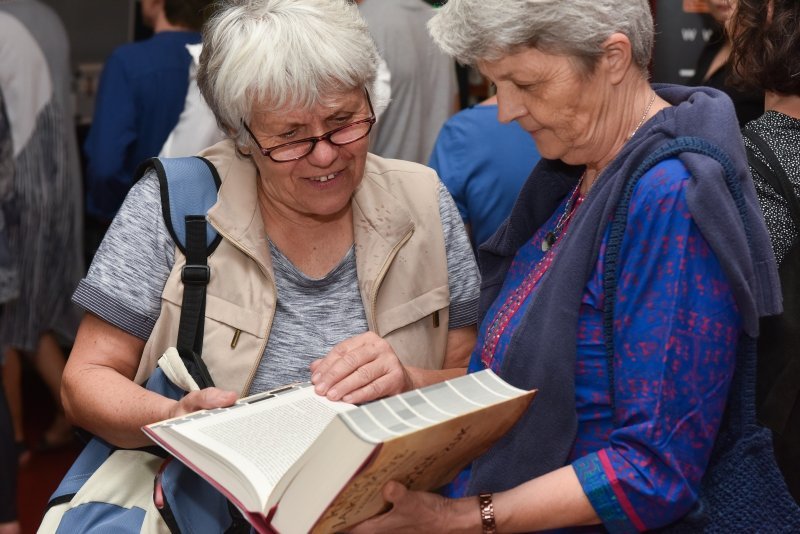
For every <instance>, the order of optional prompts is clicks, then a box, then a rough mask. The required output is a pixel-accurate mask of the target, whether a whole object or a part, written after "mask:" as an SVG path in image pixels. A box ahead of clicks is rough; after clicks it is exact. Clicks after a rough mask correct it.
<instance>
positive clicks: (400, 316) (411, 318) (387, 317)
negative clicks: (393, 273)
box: [376, 285, 450, 337]
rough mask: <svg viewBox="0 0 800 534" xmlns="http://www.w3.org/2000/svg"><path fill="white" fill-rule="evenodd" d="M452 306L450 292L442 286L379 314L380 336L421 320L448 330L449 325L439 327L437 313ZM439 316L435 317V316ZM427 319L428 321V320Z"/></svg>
mask: <svg viewBox="0 0 800 534" xmlns="http://www.w3.org/2000/svg"><path fill="white" fill-rule="evenodd" d="M449 305H450V290H449V288H448V287H447V286H446V285H445V286H440V287H437V288H435V289H432V290H431V291H428V292H427V293H423V294H422V295H420V296H418V297H415V298H413V299H412V300H410V301H407V302H404V303H402V304H400V305H399V306H395V307H393V308H390V309H388V310H384V311H382V312H381V313H378V315H377V317H376V320H377V322H378V324H377V325H376V328H377V329H378V332H377V333H378V335H379V336H381V337H383V336H386V335H387V334H390V333H391V332H394V331H395V330H398V329H400V328H403V327H404V326H408V325H410V324H413V323H416V322H417V321H420V320H423V319H425V320H428V321H431V326H432V327H435V328H446V327H447V325H445V324H443V325H441V326H439V325H438V324H435V323H434V320H435V321H436V323H438V319H439V315H438V313H437V312H439V311H440V310H443V309H445V308H447V307H448V306H449ZM435 313H436V314H437V315H436V317H434V314H435ZM426 317H427V319H426Z"/></svg>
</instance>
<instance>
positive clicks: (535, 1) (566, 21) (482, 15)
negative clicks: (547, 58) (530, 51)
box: [428, 0, 653, 71]
mask: <svg viewBox="0 0 800 534" xmlns="http://www.w3.org/2000/svg"><path fill="white" fill-rule="evenodd" d="M428 28H429V30H430V32H431V35H432V36H433V39H434V40H435V41H436V43H437V44H438V45H439V47H440V48H441V49H442V50H444V52H445V53H446V54H448V55H450V56H453V57H454V58H456V59H457V60H458V61H459V62H460V63H464V64H475V63H477V62H479V61H494V60H497V59H500V58H501V57H502V56H504V55H506V54H508V53H512V52H515V51H517V50H519V49H521V48H525V47H528V48H536V49H538V50H541V51H542V52H547V53H552V54H563V55H567V56H573V57H575V58H576V59H578V60H579V61H580V62H581V63H582V64H583V65H586V66H587V67H588V68H589V70H593V67H594V65H595V64H596V62H597V59H598V58H599V57H600V55H601V54H602V44H603V42H604V41H605V40H606V39H607V38H608V37H609V36H610V35H611V34H613V33H616V32H619V33H623V34H625V35H626V36H627V37H628V39H629V40H630V42H631V49H632V55H633V61H634V63H635V64H636V65H637V66H638V67H639V68H640V69H641V70H642V71H646V70H647V67H648V64H649V63H650V55H651V53H652V48H653V15H652V13H651V12H650V5H649V3H648V1H647V0H450V1H449V2H448V3H447V4H445V5H444V6H443V7H441V8H440V9H438V10H437V13H436V15H435V16H434V17H433V18H432V19H431V20H430V22H429V23H428Z"/></svg>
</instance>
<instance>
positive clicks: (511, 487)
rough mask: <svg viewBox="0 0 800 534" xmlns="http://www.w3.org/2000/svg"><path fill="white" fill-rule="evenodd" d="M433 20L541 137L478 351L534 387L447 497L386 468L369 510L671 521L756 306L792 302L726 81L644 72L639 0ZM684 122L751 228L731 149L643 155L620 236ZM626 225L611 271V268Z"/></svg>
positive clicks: (491, 2)
mask: <svg viewBox="0 0 800 534" xmlns="http://www.w3.org/2000/svg"><path fill="white" fill-rule="evenodd" d="M430 28H431V32H432V33H433V35H434V38H435V40H436V41H437V43H438V44H439V46H441V47H442V48H443V49H444V50H445V51H446V52H448V53H449V54H451V55H453V56H455V57H456V58H457V59H458V60H459V61H460V62H462V63H471V64H476V65H477V67H478V68H479V69H480V71H481V72H482V73H483V74H484V75H485V76H486V77H488V78H489V79H490V80H491V81H492V82H493V83H494V84H495V86H496V87H497V96H498V118H499V119H500V120H501V121H505V122H508V121H512V120H515V121H517V122H518V123H519V124H520V125H521V126H522V127H523V128H524V129H526V130H527V131H528V132H529V133H530V134H531V136H532V137H533V139H534V141H535V142H536V146H537V148H538V149H539V152H540V153H541V155H542V158H543V159H542V161H541V162H540V163H539V164H538V165H537V167H536V169H535V170H534V171H533V174H532V175H531V177H530V178H529V179H528V181H527V182H526V184H525V185H524V186H523V189H522V191H521V193H520V195H519V197H518V199H517V203H516V205H515V207H514V210H513V211H512V214H511V216H510V218H509V220H508V221H506V223H505V224H504V226H502V227H501V229H500V230H498V233H497V234H495V236H494V237H493V238H491V239H490V240H489V241H488V242H487V243H485V244H484V245H483V246H482V247H481V249H480V253H479V263H480V267H481V273H482V279H483V281H482V292H481V310H480V318H481V321H482V322H481V326H480V329H479V338H478V344H477V347H476V349H475V351H474V352H473V355H472V360H471V364H470V369H471V370H473V371H474V370H477V369H482V368H486V367H489V368H492V369H494V370H496V371H497V372H498V373H499V374H500V375H501V376H503V377H504V378H505V379H507V380H509V381H510V382H512V383H513V384H515V385H517V386H519V387H524V388H528V389H530V388H538V389H539V394H538V396H537V398H536V400H535V401H534V402H533V404H532V405H531V408H530V409H529V410H528V413H526V414H525V415H524V416H523V418H522V419H521V421H520V422H519V423H518V424H517V425H516V426H515V427H514V429H512V431H511V432H510V433H509V434H508V435H507V436H505V437H504V438H503V439H501V440H500V441H499V442H498V443H497V444H496V445H495V446H494V447H493V448H492V449H491V450H490V451H489V452H488V453H487V454H485V455H484V456H482V457H481V458H479V459H478V460H477V461H476V462H474V463H473V465H472V468H471V472H469V473H467V475H466V476H465V477H461V478H460V479H459V480H457V481H456V483H455V484H454V488H452V491H451V495H452V498H444V497H442V496H439V495H435V494H430V493H421V492H410V491H407V490H406V489H405V488H404V487H403V486H401V485H400V484H397V483H390V484H389V485H387V486H386V488H384V496H385V498H386V499H387V500H388V501H389V502H391V503H392V504H393V508H392V510H391V511H390V512H388V513H387V514H384V515H383V516H379V517H377V518H373V519H372V520H370V521H368V522H366V523H364V524H362V525H361V526H360V527H359V528H358V529H356V532H367V531H378V532H387V531H407V532H480V531H481V529H482V530H483V532H484V533H490V532H495V531H502V532H528V531H534V530H547V529H559V528H572V527H578V529H579V530H580V531H581V532H583V531H586V530H589V531H593V530H594V531H605V530H611V531H615V532H616V531H618V532H627V531H642V530H648V529H653V528H658V527H661V526H665V525H669V524H671V523H674V522H675V521H676V520H679V519H681V518H682V517H683V516H684V515H686V514H687V513H688V512H689V511H690V510H691V509H692V507H693V506H694V505H695V503H696V502H697V499H698V493H699V490H700V482H701V479H702V478H703V475H704V473H705V471H706V467H707V465H708V463H709V459H710V457H711V453H712V449H713V447H714V443H715V439H716V436H717V433H718V431H719V429H720V427H721V424H722V421H723V415H724V414H725V410H726V401H727V400H728V393H729V390H730V388H731V384H732V381H731V379H732V376H733V374H734V368H735V361H736V355H737V347H738V345H739V344H740V342H741V340H742V339H743V338H745V337H748V336H749V338H750V340H752V337H754V336H755V335H757V331H758V317H759V316H760V315H762V314H765V313H774V312H775V311H776V310H778V309H779V308H780V303H779V299H778V298H777V292H778V291H779V290H778V288H777V285H776V283H775V276H776V272H775V264H774V259H773V258H772V255H771V252H770V250H769V239H768V237H767V235H766V231H765V228H764V223H763V220H761V219H760V216H759V213H758V204H757V200H756V196H755V191H754V188H753V185H752V181H751V179H750V176H749V173H748V168H747V162H746V158H745V154H744V150H743V146H742V142H741V138H740V136H739V134H738V123H737V120H736V116H735V113H734V110H733V107H732V105H731V102H730V100H729V99H728V98H727V97H725V96H724V95H723V94H722V93H720V92H719V91H716V90H713V89H708V88H686V87H679V86H666V85H651V84H650V83H649V82H648V74H647V66H648V63H649V61H650V50H651V44H652V40H653V22H652V15H651V13H650V9H649V5H648V2H647V1H646V0H511V1H509V0H451V1H450V2H449V3H448V4H447V5H445V6H444V7H442V8H441V9H440V10H439V12H438V15H437V16H436V17H435V18H434V19H433V20H432V21H431V24H430ZM686 137H692V138H701V139H702V140H704V141H706V142H709V143H711V144H712V145H714V146H715V147H716V149H715V150H717V151H718V152H720V153H722V154H724V155H726V156H727V158H729V159H730V160H731V162H732V165H731V168H732V174H733V175H734V176H735V177H734V181H735V182H736V183H738V184H739V185H740V186H741V190H742V193H743V197H744V198H743V201H744V205H745V206H746V208H745V209H744V212H745V216H744V219H746V220H747V221H748V222H749V224H750V226H752V231H753V236H754V238H753V239H752V240H751V242H748V241H747V239H746V238H745V236H744V233H745V230H744V224H743V222H742V221H743V218H742V217H740V212H739V211H738V210H737V208H735V207H734V206H733V202H734V201H733V200H732V198H731V195H730V194H729V193H728V187H727V185H726V184H725V181H724V178H723V177H724V174H725V173H724V172H723V168H722V166H721V164H720V163H718V161H717V160H716V159H715V158H713V157H709V156H705V155H699V154H694V153H680V154H679V155H678V156H677V157H668V158H666V159H664V160H662V161H660V162H658V163H655V164H654V165H653V166H645V168H646V172H644V174H643V175H642V176H641V179H639V181H638V183H636V185H635V187H634V189H633V190H632V195H631V197H630V204H629V207H628V209H627V211H626V212H623V220H625V221H626V223H627V224H626V226H625V230H624V233H622V234H621V236H620V237H621V241H620V240H619V239H616V238H612V237H611V236H610V235H609V227H610V225H609V224H608V223H609V221H610V220H611V218H612V216H613V215H614V210H615V207H616V206H617V204H618V201H621V200H620V199H621V198H622V190H623V185H624V183H625V181H626V179H627V178H628V177H630V176H631V175H634V174H635V170H636V169H637V168H639V166H640V165H642V164H643V162H645V160H646V159H648V158H649V157H650V156H652V155H653V154H654V153H655V152H656V151H657V150H658V149H659V148H660V147H662V146H664V145H665V144H666V143H668V142H671V141H673V140H675V139H678V138H686ZM612 240H614V241H615V243H614V244H617V243H620V245H619V249H618V255H617V257H616V268H617V280H618V282H617V283H616V286H615V287H614V286H611V287H609V288H606V287H604V283H605V282H608V280H607V279H606V277H605V276H604V275H605V274H606V273H605V272H604V261H605V260H607V259H609V258H606V251H607V250H611V245H612ZM610 254H611V252H609V255H610ZM615 288H616V291H615V292H614V293H613V296H614V297H615V299H616V300H615V306H614V309H613V315H611V316H610V317H611V320H610V321H609V322H608V324H607V325H606V328H607V332H608V335H607V334H606V332H605V331H604V316H603V310H604V304H605V302H606V299H607V298H609V296H610V295H609V294H607V291H610V290H614V289H615ZM607 342H610V346H611V350H610V351H609V353H610V357H607V356H606V354H607V352H606V351H607V349H608V348H609V346H607ZM479 494H480V495H479ZM465 495H468V496H471V497H466V496H465ZM476 495H479V498H477V499H476V498H475V496H476Z"/></svg>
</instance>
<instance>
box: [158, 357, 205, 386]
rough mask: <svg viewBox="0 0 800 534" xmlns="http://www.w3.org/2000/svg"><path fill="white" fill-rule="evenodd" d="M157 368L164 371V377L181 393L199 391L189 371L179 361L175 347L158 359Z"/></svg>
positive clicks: (181, 360)
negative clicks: (180, 390) (179, 389)
mask: <svg viewBox="0 0 800 534" xmlns="http://www.w3.org/2000/svg"><path fill="white" fill-rule="evenodd" d="M158 366H159V367H160V368H161V370H162V371H164V375H166V377H167V379H169V381H170V382H172V383H173V384H175V385H176V386H178V387H179V388H181V389H182V390H183V391H186V392H189V391H200V386H198V385H197V382H195V381H194V378H192V375H190V374H189V371H188V370H187V369H186V364H185V363H184V362H183V359H181V355H180V354H178V349H176V348H175V347H170V348H168V349H167V351H166V352H165V353H164V354H163V355H162V356H161V358H159V359H158Z"/></svg>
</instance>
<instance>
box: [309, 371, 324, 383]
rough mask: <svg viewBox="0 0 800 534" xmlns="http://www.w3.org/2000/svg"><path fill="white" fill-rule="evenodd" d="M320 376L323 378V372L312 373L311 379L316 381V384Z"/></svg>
mask: <svg viewBox="0 0 800 534" xmlns="http://www.w3.org/2000/svg"><path fill="white" fill-rule="evenodd" d="M320 378H322V373H314V374H313V375H311V381H312V382H314V383H315V384H316V383H317V381H318V380H319V379H320Z"/></svg>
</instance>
